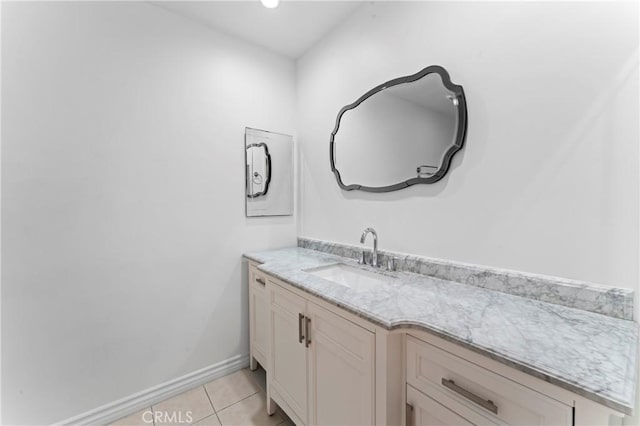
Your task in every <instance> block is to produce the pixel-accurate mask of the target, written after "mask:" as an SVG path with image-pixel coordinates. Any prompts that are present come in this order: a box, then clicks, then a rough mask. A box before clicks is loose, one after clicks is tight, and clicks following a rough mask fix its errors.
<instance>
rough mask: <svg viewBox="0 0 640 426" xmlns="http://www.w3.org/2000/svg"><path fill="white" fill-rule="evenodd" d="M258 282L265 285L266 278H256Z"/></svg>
mask: <svg viewBox="0 0 640 426" xmlns="http://www.w3.org/2000/svg"><path fill="white" fill-rule="evenodd" d="M256 282H257V283H258V284H262V285H265V282H264V280H263V279H262V278H256Z"/></svg>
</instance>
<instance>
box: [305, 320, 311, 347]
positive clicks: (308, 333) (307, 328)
mask: <svg viewBox="0 0 640 426" xmlns="http://www.w3.org/2000/svg"><path fill="white" fill-rule="evenodd" d="M304 335H305V336H306V342H305V343H304V346H305V347H307V348H308V347H309V345H310V344H311V318H309V317H307V321H306V324H305V327H304Z"/></svg>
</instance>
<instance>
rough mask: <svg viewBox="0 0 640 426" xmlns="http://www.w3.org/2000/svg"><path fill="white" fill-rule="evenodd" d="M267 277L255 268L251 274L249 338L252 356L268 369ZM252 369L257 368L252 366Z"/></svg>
mask: <svg viewBox="0 0 640 426" xmlns="http://www.w3.org/2000/svg"><path fill="white" fill-rule="evenodd" d="M265 280H266V278H265V276H263V275H262V274H260V273H259V272H258V271H257V270H256V269H255V268H254V267H252V268H251V270H250V273H249V336H250V344H251V356H252V357H253V358H254V359H255V360H256V361H258V362H259V363H260V364H261V365H262V366H263V367H264V368H265V369H266V368H267V365H266V362H267V321H269V315H268V308H269V305H267V295H266V288H265ZM252 368H255V366H254V364H252Z"/></svg>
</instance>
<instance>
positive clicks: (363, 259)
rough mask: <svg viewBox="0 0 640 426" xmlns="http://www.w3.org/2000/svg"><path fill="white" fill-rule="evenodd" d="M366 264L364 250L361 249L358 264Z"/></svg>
mask: <svg viewBox="0 0 640 426" xmlns="http://www.w3.org/2000/svg"><path fill="white" fill-rule="evenodd" d="M366 264H367V260H366V259H365V253H364V250H362V253H360V259H359V260H358V265H366Z"/></svg>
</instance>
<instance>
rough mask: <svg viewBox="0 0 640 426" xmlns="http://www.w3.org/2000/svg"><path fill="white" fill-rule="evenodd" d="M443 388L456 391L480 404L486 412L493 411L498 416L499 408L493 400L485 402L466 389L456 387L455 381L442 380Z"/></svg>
mask: <svg viewBox="0 0 640 426" xmlns="http://www.w3.org/2000/svg"><path fill="white" fill-rule="evenodd" d="M442 386H444V387H445V388H448V389H451V390H452V391H454V392H455V393H457V394H459V395H461V396H463V397H465V398H467V399H468V400H470V401H472V402H474V403H476V404H478V405H479V406H481V407H482V408H484V409H485V410H488V411H491V412H492V413H493V414H496V415H497V414H498V406H497V405H496V404H494V403H493V401H491V400H485V399H482V398H480V397H479V396H478V395H476V394H474V393H471V392H469V391H468V390H466V389H465V388H462V387H460V386H458V385H456V382H454V381H453V380H447V379H445V378H442Z"/></svg>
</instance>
